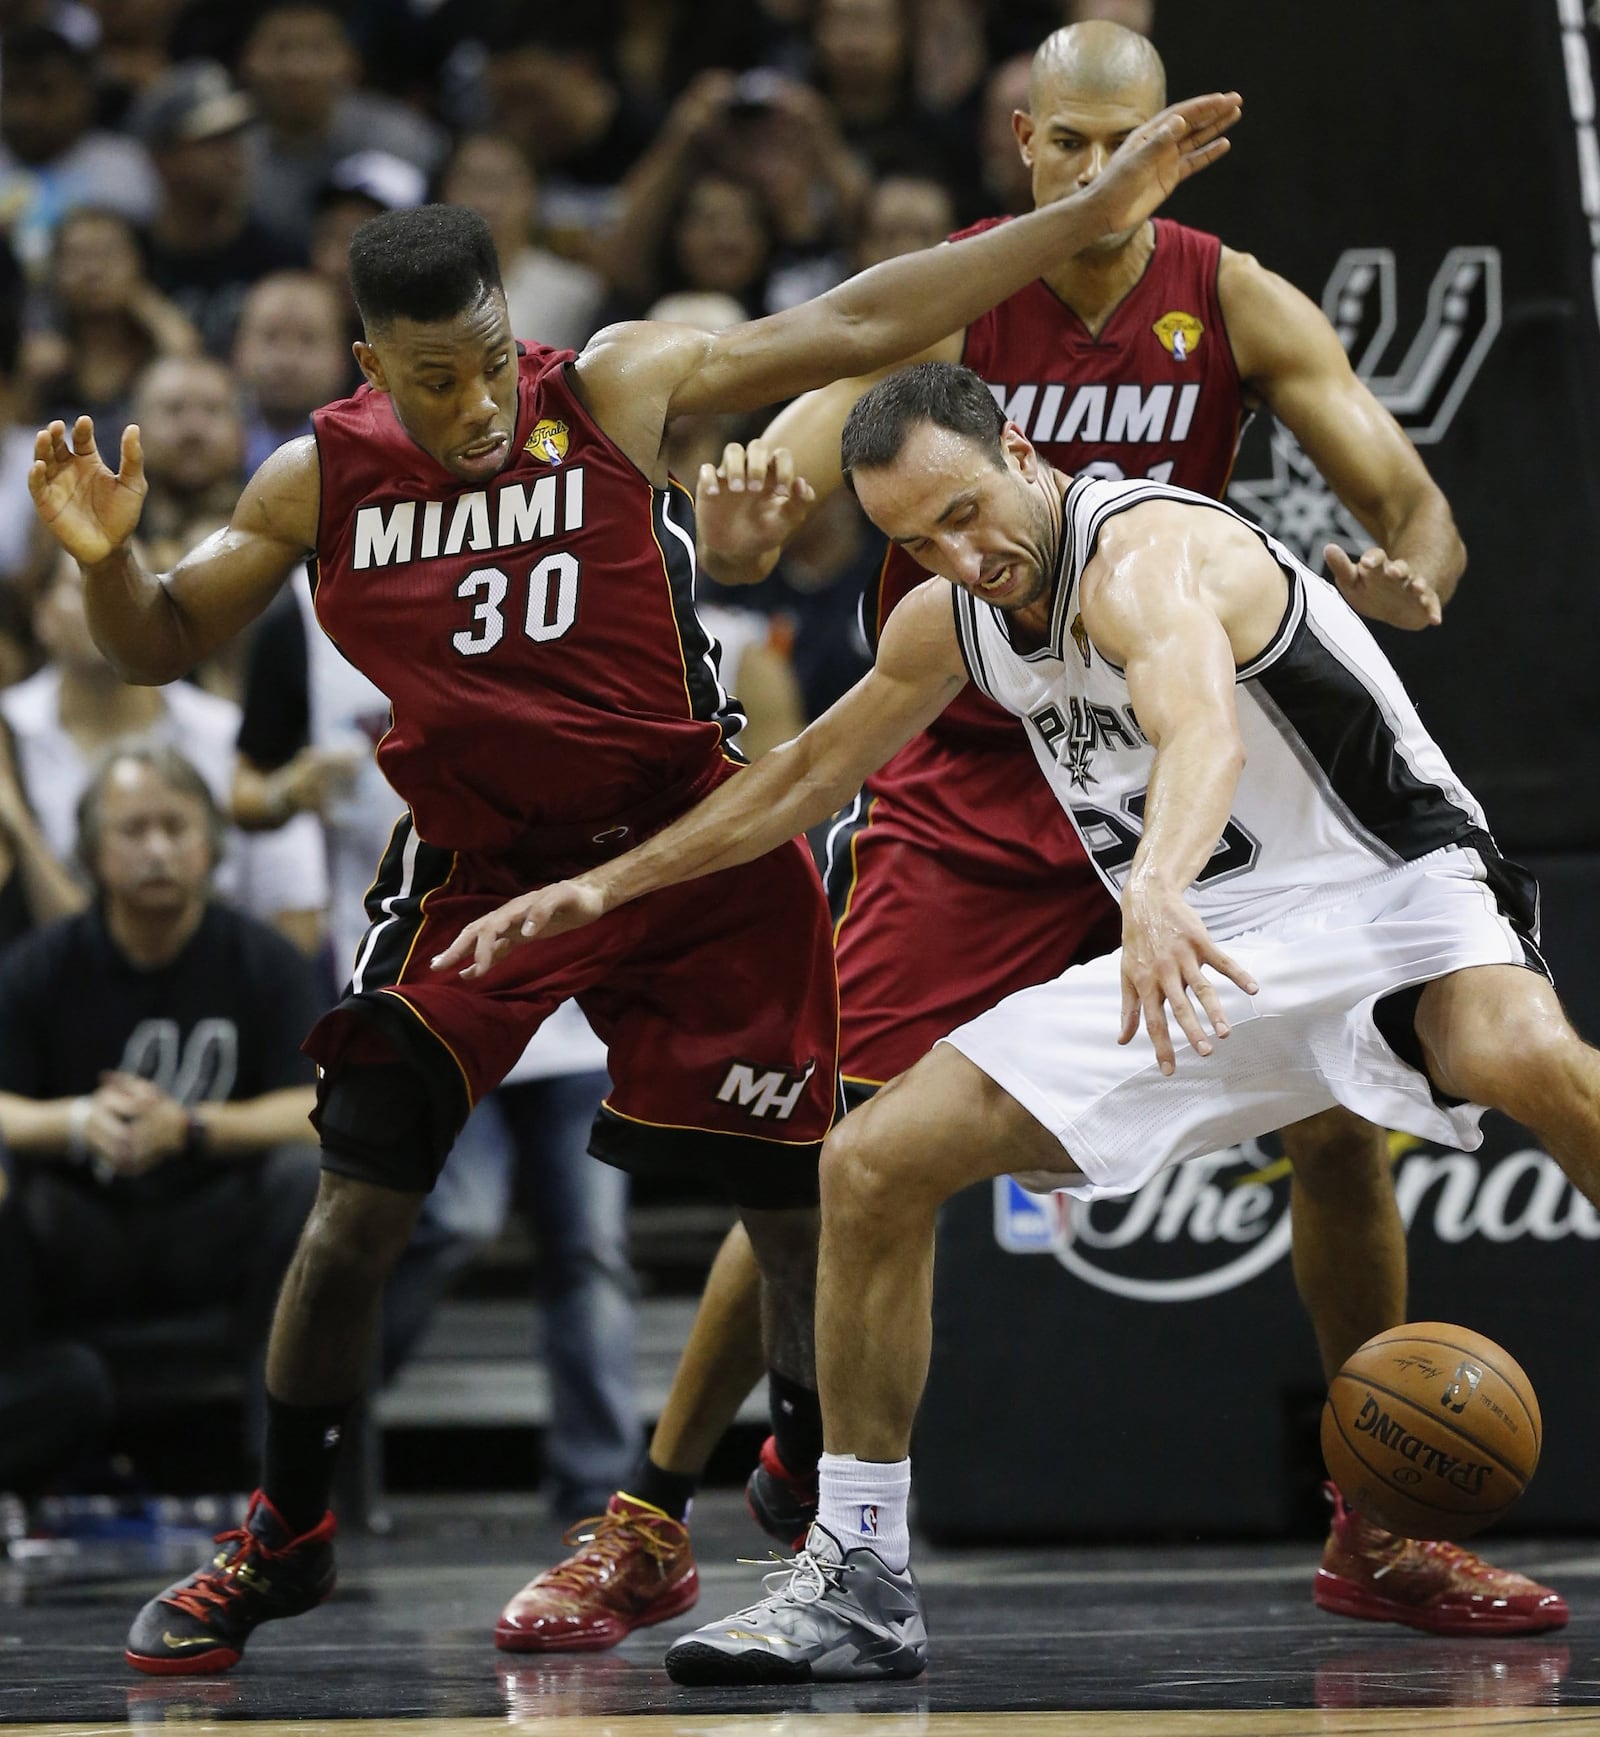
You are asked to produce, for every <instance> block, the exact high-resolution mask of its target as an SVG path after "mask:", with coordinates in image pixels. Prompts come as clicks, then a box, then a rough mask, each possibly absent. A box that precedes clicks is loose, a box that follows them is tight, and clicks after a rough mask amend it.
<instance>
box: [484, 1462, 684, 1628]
mask: <svg viewBox="0 0 1600 1737" xmlns="http://www.w3.org/2000/svg"><path fill="white" fill-rule="evenodd" d="M564 1542H565V1543H568V1544H580V1545H582V1546H583V1548H582V1549H580V1550H577V1551H575V1552H574V1553H573V1554H572V1555H571V1556H569V1557H568V1558H567V1559H566V1561H565V1562H558V1563H557V1564H556V1565H555V1567H554V1568H547V1569H546V1570H545V1571H544V1573H543V1574H540V1575H538V1576H536V1577H535V1578H534V1579H532V1580H530V1581H529V1582H528V1584H527V1585H526V1586H525V1587H523V1589H522V1590H521V1592H519V1593H518V1594H517V1596H516V1597H515V1598H513V1599H512V1601H511V1602H510V1603H509V1604H508V1605H507V1606H506V1607H505V1609H504V1610H503V1611H501V1613H500V1620H499V1622H498V1623H496V1624H495V1631H494V1644H495V1645H496V1646H497V1647H499V1648H500V1649H501V1651H502V1652H508V1653H589V1652H603V1651H604V1650H605V1649H606V1648H607V1647H614V1646H615V1645H616V1644H617V1642H618V1641H620V1640H621V1639H622V1638H623V1637H624V1636H625V1635H628V1634H631V1633H632V1632H633V1630H634V1629H636V1628H645V1627H647V1626H648V1625H649V1624H650V1623H653V1622H665V1621H666V1620H667V1618H668V1617H669V1616H677V1615H678V1613H679V1612H680V1611H685V1610H688V1609H689V1608H690V1607H691V1606H692V1605H693V1604H694V1602H695V1600H696V1599H697V1598H699V1596H700V1576H699V1575H698V1573H696V1571H695V1566H694V1552H693V1551H692V1550H691V1549H690V1547H689V1528H688V1527H687V1526H684V1525H682V1524H680V1523H679V1522H678V1521H677V1520H674V1519H673V1518H672V1517H671V1516H670V1515H669V1514H664V1513H662V1511H661V1510H660V1509H659V1508H655V1507H652V1506H651V1505H650V1503H648V1502H640V1501H636V1500H635V1499H634V1498H633V1497H632V1496H625V1495H623V1493H622V1492H621V1491H620V1490H619V1491H618V1492H617V1494H616V1495H614V1496H613V1497H612V1498H611V1500H610V1501H609V1502H608V1503H607V1504H606V1511H605V1513H603V1514H597V1515H596V1516H595V1517H594V1518H593V1519H592V1520H580V1521H579V1522H578V1524H577V1525H576V1526H574V1527H573V1528H572V1529H571V1530H570V1531H569V1532H568V1533H567V1534H566V1537H565V1539H564Z"/></svg>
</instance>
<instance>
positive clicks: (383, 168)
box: [311, 151, 428, 391]
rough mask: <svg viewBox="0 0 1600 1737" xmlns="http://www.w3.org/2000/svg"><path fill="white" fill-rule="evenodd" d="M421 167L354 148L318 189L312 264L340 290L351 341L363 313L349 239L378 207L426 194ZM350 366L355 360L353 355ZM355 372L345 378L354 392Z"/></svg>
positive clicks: (403, 205)
mask: <svg viewBox="0 0 1600 1737" xmlns="http://www.w3.org/2000/svg"><path fill="white" fill-rule="evenodd" d="M427 191H428V183H427V179H426V177H425V176H424V175H423V173H422V171H421V170H420V169H418V168H417V167H416V165H415V164H413V163H408V162H406V161H405V160H404V159H403V158H401V157H392V156H390V155H389V154H388V153H387V152H384V151H358V152H357V153H356V154H355V155H354V156H353V157H346V158H343V159H342V160H341V161H340V162H338V163H335V164H334V166H333V171H332V173H331V174H330V175H329V176H328V178H327V180H326V181H324V182H323V184H322V186H321V187H320V188H319V189H318V191H317V199H316V215H315V217H314V218H313V219H312V223H311V269H312V270H313V271H314V272H315V273H316V274H317V276H318V277H320V278H322V279H323V280H324V281H325V282H326V283H329V284H331V285H332V286H333V287H334V289H335V290H337V291H338V294H339V300H340V302H341V303H342V304H343V306H344V310H345V335H346V337H347V338H348V339H349V340H350V341H351V342H352V343H353V342H354V341H355V340H356V339H358V338H360V337H361V336H362V326H361V317H360V315H359V314H358V313H357V312H356V302H355V297H354V296H353V295H352V294H351V291H350V238H351V236H353V235H354V234H355V232H356V231H357V230H358V229H359V228H360V227H361V225H362V224H363V223H365V222H366V220H367V219H368V218H369V217H376V216H377V215H378V213H379V212H380V211H408V210H410V209H411V207H412V206H415V205H420V204H421V203H422V201H423V200H424V199H425V198H426V197H427ZM351 365H352V369H353V368H354V359H353V358H352V364H351ZM360 384H361V376H360V374H359V373H356V372H353V373H352V375H351V378H350V381H349V386H350V390H351V391H354V390H355V388H356V387H357V386H359V385H360Z"/></svg>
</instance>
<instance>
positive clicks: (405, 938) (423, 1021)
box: [306, 819, 838, 1206]
mask: <svg viewBox="0 0 1600 1737" xmlns="http://www.w3.org/2000/svg"><path fill="white" fill-rule="evenodd" d="M550 878H552V877H551V876H550V875H549V874H546V875H545V876H543V877H540V876H538V875H533V876H530V875H529V874H528V872H527V870H526V867H525V866H523V867H520V868H516V869H514V868H512V867H511V866H509V865H508V864H506V863H504V862H502V861H499V860H497V859H493V858H487V857H481V856H469V855H457V854H455V853H453V852H450V851H447V850H441V849H438V848H436V847H434V846H431V845H428V844H426V843H423V842H422V841H420V840H419V839H418V838H417V837H416V834H415V833H414V832H413V830H412V828H411V823H410V821H409V819H403V820H402V821H401V822H400V824H399V826H398V827H397V828H396V830H395V834H394V837H393V838H392V839H391V841H390V846H389V849H388V851H387V852H386V853H385V856H384V861H383V864H382V866H381V867H380V869H379V874H378V879H377V881H376V882H375V884H374V886H373V888H372V890H371V892H370V893H369V894H368V898H367V908H368V912H369V914H370V915H371V916H372V917H373V918H374V921H373V923H372V926H371V927H370V928H369V929H368V931H367V934H366V937H365V939H364V940H363V942H362V944H361V947H360V949H359V950H358V952H357V955H356V960H355V965H354V969H353V972H352V977H351V983H350V987H349V989H348V990H347V991H346V994H345V996H344V998H343V1000H342V1001H341V1002H340V1003H339V1005H338V1006H337V1007H336V1008H335V1009H334V1010H333V1011H332V1012H331V1013H330V1014H328V1015H327V1017H326V1018H324V1019H323V1020H322V1021H320V1022H319V1023H318V1025H317V1026H316V1028H315V1030H314V1031H313V1032H312V1034H311V1036H310V1038H309V1039H308V1040H307V1043H306V1048H307V1050H308V1051H309V1052H310V1054H311V1055H312V1056H313V1057H314V1058H315V1059H316V1060H317V1061H318V1062H319V1063H320V1064H321V1066H322V1068H323V1069H324V1071H325V1075H332V1074H333V1073H335V1072H336V1071H337V1070H338V1069H339V1068H340V1067H341V1066H342V1065H345V1064H347V1063H360V1062H367V1061H371V1060H373V1059H375V1055H374V1049H373V1043H372V1037H373V1030H374V1028H377V1029H378V1030H380V1031H381V1032H382V1033H383V1035H384V1038H385V1040H386V1041H387V1043H388V1045H389V1047H390V1049H391V1051H392V1050H394V1049H398V1050H399V1051H400V1052H401V1056H402V1058H403V1059H405V1060H407V1061H410V1062H414V1063H419V1064H420V1065H421V1066H423V1068H424V1069H431V1070H432V1072H433V1074H434V1077H435V1080H436V1081H439V1080H440V1078H441V1076H443V1081H442V1083H443V1084H444V1085H445V1086H446V1087H448V1089H449V1090H450V1091H452V1092H453V1093H454V1095H455V1097H456V1099H457V1100H458V1101H459V1103H460V1106H461V1116H462V1117H464V1116H465V1114H466V1111H467V1109H469V1108H470V1107H471V1105H472V1104H473V1103H475V1102H476V1101H477V1100H478V1099H479V1098H480V1097H481V1096H482V1095H483V1094H484V1093H485V1092H488V1091H491V1090H492V1089H493V1088H494V1087H495V1086H496V1085H498V1084H499V1082H500V1080H501V1079H502V1078H503V1077H504V1076H505V1074H506V1073H507V1072H509V1070H510V1069H511V1067H512V1065H513V1064H514V1063H515V1062H516V1060H517V1058H518V1057H519V1056H520V1055H521V1054H522V1051H523V1049H524V1048H525V1047H526V1045H527V1042H528V1039H529V1038H530V1037H531V1036H532V1035H533V1033H534V1032H535V1031H536V1030H537V1029H538V1027H539V1025H540V1024H541V1023H542V1022H543V1021H544V1020H545V1019H546V1018H548V1016H549V1015H550V1014H551V1013H552V1012H553V1011H554V1010H555V1008H556V1007H558V1006H559V1005H560V1004H561V1003H562V1002H563V1001H565V1000H567V999H569V998H572V999H575V1000H576V1001H577V1002H578V1004H579V1006H580V1007H582V1009H583V1011H584V1013H585V1014H586V1015H587V1016H588V1018H589V1021H590V1023H591V1024H592V1025H593V1026H594V1029H595V1031H596V1032H597V1033H598V1035H599V1036H600V1038H601V1039H602V1041H603V1042H604V1043H605V1044H606V1047H607V1051H608V1066H609V1069H610V1073H611V1078H612V1082H613V1084H612V1091H611V1093H610V1096H609V1097H608V1098H607V1099H606V1102H605V1105H604V1106H603V1108H602V1110H601V1114H600V1119H599V1120H598V1121H597V1123H596V1127H595V1135H594V1139H593V1141H592V1142H591V1148H590V1149H591V1150H592V1151H594V1152H595V1153H596V1155H597V1156H599V1157H603V1158H606V1159H607V1160H609V1161H611V1162H615V1163H618V1164H621V1165H622V1166H623V1167H624V1168H626V1169H632V1170H655V1169H661V1168H665V1169H671V1170H674V1171H676V1170H678V1169H679V1168H680V1167H683V1166H686V1167H688V1168H689V1169H701V1170H706V1171H707V1172H708V1173H710V1174H711V1175H712V1176H713V1177H714V1178H715V1179H717V1180H719V1181H721V1182H722V1183H723V1184H725V1186H726V1188H727V1191H728V1192H730V1193H731V1195H732V1198H734V1199H735V1200H737V1201H740V1202H741V1203H742V1204H746V1205H752V1206H762V1205H774V1206H777V1205H790V1204H796V1203H798V1201H799V1200H800V1199H807V1198H808V1199H810V1200H813V1201H814V1200H815V1198H816V1166H817V1158H818V1156H819V1153H820V1144H821V1141H822V1139H823V1136H824V1135H825V1134H826V1133H827V1131H828V1129H829V1127H830V1126H831V1125H832V1121H833V1117H834V1113H835V1109H836V1105H837V1099H838V1000H837V996H838V991H837V986H836V981H835V977H834V969H833V949H832V944H831V934H830V922H829V917H828V910H827V904H826V901H825V899H824V897H823V893H822V885H821V881H820V879H819V877H818V875H817V871H816V869H815V867H814V866H813V864H812V861H811V857H810V854H809V852H808V851H807V850H806V848H805V846H804V844H802V843H799V842H793V843H790V844H787V845H785V846H783V847H782V849H780V850H776V851H773V852H772V853H771V854H770V855H768V856H765V857H762V858H761V859H759V860H758V861H756V862H753V863H748V864H746V865H744V866H742V867H740V868H734V869H727V870H724V871H722V872H721V873H718V874H715V875H708V876H706V877H704V878H702V879H700V880H695V881H689V882H686V883H684V884H683V885H681V886H677V887H669V888H667V889H665V890H664V891H662V892H659V893H654V894H651V895H649V896H648V897H646V898H643V899H638V900H636V901H634V903H632V904H629V905H624V906H621V907H620V908H619V909H617V910H615V911H612V912H610V913H609V914H608V915H607V916H605V917H603V918H602V919H601V920H600V921H599V922H597V923H594V924H591V925H590V926H589V927H588V928H585V929H580V930H576V931H574V932H573V933H571V934H567V935H560V936H556V937H554V938H553V939H550V940H537V941H532V942H529V943H528V944H527V945H526V946H523V947H519V948H517V949H515V950H514V951H513V952H511V953H509V954H508V955H507V956H506V957H505V958H504V959H502V960H501V961H500V963H499V964H498V965H497V966H496V967H495V968H494V970H493V971H491V972H490V973H489V974H488V975H487V976H486V977H483V978H479V979H477V980H475V981H472V982H464V981H463V980H462V979H461V978H460V977H459V975H457V973H456V971H455V970H452V971H450V972H448V973H440V972H436V971H434V970H433V969H432V966H431V960H432V958H433V956H434V955H435V954H436V953H438V952H440V951H442V950H443V949H444V948H445V947H446V946H447V945H448V944H449V943H450V942H451V941H453V940H454V939H455V938H456V936H457V935H458V934H460V932H461V930H462V929H463V928H465V927H466V925H467V924H469V923H471V922H473V921H474V920H475V919H476V918H478V917H482V916H485V915H487V914H488V913H489V912H490V911H492V910H494V909H495V908H496V907H497V906H499V905H501V904H503V903H505V901H506V900H507V899H510V898H513V897H515V896H516V895H517V894H518V893H523V892H527V891H528V890H529V889H530V888H531V887H533V886H537V885H540V884H542V880H548V879H550ZM325 1084H326V1081H325ZM442 1161H443V1154H440V1162H442Z"/></svg>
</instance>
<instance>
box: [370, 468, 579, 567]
mask: <svg viewBox="0 0 1600 1737" xmlns="http://www.w3.org/2000/svg"><path fill="white" fill-rule="evenodd" d="M447 508H448V509H449V510H448V514H447V512H446V509H447ZM582 529H583V466H582V465H581V464H579V465H574V466H573V467H572V469H571V470H561V471H552V472H551V473H550V474H549V475H548V476H541V477H536V478H535V479H534V480H533V481H532V482H526V483H522V482H508V483H504V484H502V485H501V487H500V488H499V489H497V490H495V491H493V492H492V493H491V491H489V490H487V489H474V490H473V491H472V492H471V493H470V494H461V495H457V496H456V497H455V498H454V499H453V500H449V501H396V502H394V503H393V504H392V505H389V506H371V507H357V508H356V534H355V551H354V558H353V559H352V561H351V565H352V567H354V569H355V570H356V571H357V572H358V573H359V572H361V571H363V570H364V569H366V568H369V567H403V566H405V565H406V563H407V562H409V561H431V560H432V559H433V558H434V557H435V556H436V555H459V554H461V553H462V551H463V550H469V549H470V550H472V551H473V552H474V553H477V552H480V551H483V550H486V549H514V548H517V547H519V546H521V545H523V544H527V543H536V542H538V541H540V540H541V539H542V538H545V537H554V536H557V535H561V536H565V535H567V534H569V533H570V532H572V531H580V530H582Z"/></svg>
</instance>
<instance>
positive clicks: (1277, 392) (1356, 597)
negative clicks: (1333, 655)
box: [1217, 248, 1467, 628]
mask: <svg viewBox="0 0 1600 1737" xmlns="http://www.w3.org/2000/svg"><path fill="white" fill-rule="evenodd" d="M1217 294H1218V297H1219V299H1220V301H1221V303H1222V308H1223V312H1224V313H1225V315H1226V316H1227V321H1228V335H1229V338H1230V339H1231V341H1232V344H1233V353H1234V359H1235V361H1236V362H1237V363H1238V366H1239V373H1240V377H1241V379H1242V380H1243V381H1244V384H1245V388H1246V391H1247V392H1249V393H1250V394H1252V395H1253V396H1255V397H1256V398H1259V399H1260V400H1261V402H1263V403H1264V404H1266V405H1267V406H1268V408H1269V409H1270V410H1271V411H1272V413H1273V415H1274V416H1276V417H1277V418H1278V419H1279V421H1280V422H1282V423H1283V425H1284V427H1285V428H1287V429H1288V430H1289V432H1290V433H1291V434H1292V435H1293V436H1294V437H1295V439H1296V440H1297V441H1298V442H1299V443H1300V446H1301V447H1302V449H1303V450H1304V451H1305V453H1306V455H1307V456H1308V457H1309V458H1310V460H1311V462H1312V463H1313V464H1315V465H1316V467H1317V469H1318V470H1319V471H1321V472H1322V474H1323V476H1324V477H1326V478H1327V480H1328V482H1329V484H1330V485H1331V486H1332V488H1333V492H1334V493H1335V494H1336V495H1337V496H1338V497H1339V499H1340V500H1341V501H1342V502H1343V503H1344V505H1345V507H1346V508H1348V510H1349V511H1350V513H1351V514H1352V515H1353V516H1354V517H1355V518H1356V519H1357V520H1358V521H1359V522H1360V523H1361V525H1362V526H1363V527H1364V528H1365V530H1366V531H1367V533H1368V534H1369V535H1370V536H1371V537H1372V539H1373V543H1374V547H1372V548H1369V549H1368V550H1366V551H1365V553H1363V554H1362V556H1361V557H1360V559H1359V560H1358V561H1352V560H1351V558H1350V557H1349V555H1348V554H1346V552H1345V551H1344V550H1343V549H1342V548H1340V547H1339V546H1338V544H1336V543H1330V544H1329V545H1328V546H1327V549H1326V551H1325V556H1326V559H1327V563H1328V571H1329V573H1330V575H1331V576H1332V578H1333V580H1334V582H1335V583H1336V584H1337V585H1338V587H1339V589H1340V591H1341V592H1342V593H1343V594H1344V597H1345V600H1346V602H1348V603H1349V604H1350V605H1351V607H1352V608H1354V609H1357V610H1359V611H1360V613H1361V614H1363V615H1365V616H1369V617H1370V618H1371V619H1373V620H1376V621H1386V622H1388V623H1389V625H1390V626H1392V627H1406V628H1423V627H1434V626H1437V625H1438V623H1439V619H1440V614H1441V610H1442V607H1443V605H1444V604H1446V603H1448V602H1449V601H1450V597H1451V595H1452V593H1453V592H1454V591H1455V588H1456V582H1457V581H1458V580H1459V579H1460V577H1461V573H1462V570H1463V569H1464V568H1465V566H1466V564H1467V551H1466V548H1465V546H1464V545H1463V544H1462V541H1461V538H1460V535H1459V534H1458V533H1457V531H1456V525H1455V520H1454V519H1453V518H1452V516H1451V513H1450V504H1449V502H1448V501H1446V499H1445V498H1444V494H1443V492H1442V491H1441V490H1440V488H1439V486H1438V484H1437V483H1435V482H1434V480H1433V478H1432V477H1431V476H1429V475H1428V470H1427V467H1426V466H1425V465H1424V464H1423V462H1422V459H1421V457H1420V455H1419V454H1418V452H1417V449H1416V448H1415V447H1414V446H1413V445H1412V444H1411V442H1410V440H1409V439H1407V437H1406V434H1405V431H1404V430H1403V429H1402V428H1401V427H1400V424H1399V423H1398V422H1396V421H1395V419H1394V418H1393V417H1392V416H1391V415H1390V414H1389V412H1388V411H1387V410H1385V409H1384V407H1383V406H1382V405H1381V404H1380V403H1379V402H1378V400H1377V399H1376V398H1375V397H1374V396H1373V394H1372V392H1371V391H1370V389H1369V388H1368V387H1367V386H1365V385H1364V384H1363V383H1362V382H1361V381H1360V380H1358V379H1357V378H1356V374H1355V370H1354V369H1353V368H1352V367H1351V366H1350V358H1349V357H1348V356H1347V355H1346V354H1345V351H1344V346H1343V345H1342V344H1341V343H1340V342H1339V338H1338V334H1337V333H1336V332H1335V331H1334V329H1333V327H1332V326H1330V325H1329V324H1328V321H1327V319H1326V318H1325V317H1324V315H1323V312H1322V310H1321V309H1320V308H1319V307H1317V305H1316V304H1315V303H1314V302H1312V301H1311V300H1309V298H1307V297H1306V296H1304V295H1302V294H1301V293H1300V291H1299V290H1297V289H1296V288H1295V287H1294V285H1293V284H1291V283H1288V282H1286V281H1285V280H1284V279H1283V278H1281V277H1279V276H1278V275H1277V274H1276V273H1275V272H1270V271H1268V270H1267V269H1266V268H1265V267H1264V266H1262V265H1261V264H1260V263H1259V262H1258V261H1257V260H1255V259H1253V258H1252V257H1251V256H1250V255H1249V254H1247V253H1235V252H1233V251H1232V250H1231V249H1228V248H1224V249H1223V253H1222V263H1221V265H1220V267H1219V268H1218V272H1217Z"/></svg>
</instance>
